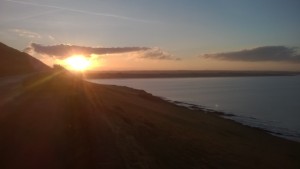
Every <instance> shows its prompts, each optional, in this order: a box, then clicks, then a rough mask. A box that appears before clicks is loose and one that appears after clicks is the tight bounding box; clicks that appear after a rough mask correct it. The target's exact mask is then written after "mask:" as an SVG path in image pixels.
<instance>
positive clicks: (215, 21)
mask: <svg viewBox="0 0 300 169" xmlns="http://www.w3.org/2000/svg"><path fill="white" fill-rule="evenodd" d="M299 9H300V1H299V0H251V1H249V0H84V1H83V0H0V41H1V42H2V43H5V44H7V45H9V46H11V47H13V48H16V49H18V50H21V51H25V52H27V53H29V54H31V55H33V56H35V57H36V58H38V59H40V60H42V61H43V62H45V63H47V64H49V65H52V64H53V63H62V62H61V61H63V60H64V59H66V58H68V57H70V56H72V55H76V54H80V55H84V56H86V57H87V58H89V59H91V60H92V61H93V62H95V63H96V64H94V66H93V67H92V69H93V70H292V71H300V54H299V53H300V52H299V51H300V50H299V47H300V30H299V28H300V17H299V16H300V10H299Z"/></svg>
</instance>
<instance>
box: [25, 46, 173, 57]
mask: <svg viewBox="0 0 300 169" xmlns="http://www.w3.org/2000/svg"><path fill="white" fill-rule="evenodd" d="M24 51H25V52H28V53H32V52H35V53H38V54H42V55H48V56H50V57H55V58H58V59H64V58H67V57H69V56H71V55H75V54H76V55H78V54H79V55H85V56H87V57H89V56H92V55H93V54H95V55H104V54H122V53H134V56H135V58H141V59H157V60H179V59H178V58H175V57H173V56H172V55H171V54H169V53H167V52H164V51H163V50H162V49H160V48H149V47H86V46H77V45H65V44H61V45H53V46H44V45H41V44H36V43H32V44H31V45H30V46H29V47H27V48H26V49H25V50H24Z"/></svg>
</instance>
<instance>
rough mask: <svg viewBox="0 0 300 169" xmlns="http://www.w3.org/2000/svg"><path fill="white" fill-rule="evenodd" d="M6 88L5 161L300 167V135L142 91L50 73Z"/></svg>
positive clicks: (13, 164) (16, 164)
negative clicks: (283, 134)
mask: <svg viewBox="0 0 300 169" xmlns="http://www.w3.org/2000/svg"><path fill="white" fill-rule="evenodd" d="M0 91H1V93H0V97H1V98H0V100H1V103H2V104H1V107H0V111H1V114H0V135H1V138H0V168H31V169H32V168H49V169H50V168H299V167H300V144H299V143H297V142H293V141H289V140H285V139H282V138H278V137H275V136H272V135H270V134H268V133H266V132H264V131H263V130H259V129H257V128H251V127H247V126H243V125H241V124H239V123H236V122H234V121H232V120H229V119H224V118H221V117H220V116H219V115H217V114H214V113H205V112H203V111H201V110H190V109H188V108H185V107H181V106H178V105H175V104H172V103H170V102H167V101H165V100H162V99H161V98H159V97H156V96H153V95H151V94H149V93H147V92H145V91H142V90H136V89H132V88H128V87H120V86H113V85H99V84H93V83H90V82H86V81H82V80H81V79H80V78H78V77H76V76H73V75H71V74H69V73H67V72H51V73H39V74H35V75H32V76H30V77H27V78H24V79H21V80H19V81H17V80H15V81H12V82H11V83H10V85H1V90H0Z"/></svg>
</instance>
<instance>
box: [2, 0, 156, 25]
mask: <svg viewBox="0 0 300 169" xmlns="http://www.w3.org/2000/svg"><path fill="white" fill-rule="evenodd" d="M6 1H7V2H13V3H18V4H24V5H31V6H38V7H46V8H53V9H59V10H64V11H70V12H76V13H81V14H87V15H96V16H104V17H111V18H116V19H122V20H128V21H134V22H145V23H146V22H153V21H147V20H142V19H137V18H132V17H127V16H121V15H115V14H110V13H99V12H91V11H85V10H80V9H73V8H66V7H60V6H54V5H45V4H39V3H34V2H24V1H15V0H6Z"/></svg>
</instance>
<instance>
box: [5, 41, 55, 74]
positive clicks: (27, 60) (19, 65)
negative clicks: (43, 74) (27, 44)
mask: <svg viewBox="0 0 300 169" xmlns="http://www.w3.org/2000/svg"><path fill="white" fill-rule="evenodd" d="M49 70H50V68H49V67H48V66H47V65H45V64H44V63H42V62H41V61H39V60H38V59H36V58H34V57H32V56H30V55H28V54H27V53H24V52H20V51H18V50H16V49H13V48H11V47H9V46H6V45H5V44H3V43H1V42H0V77H1V76H11V75H20V74H26V73H34V72H38V71H49Z"/></svg>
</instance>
